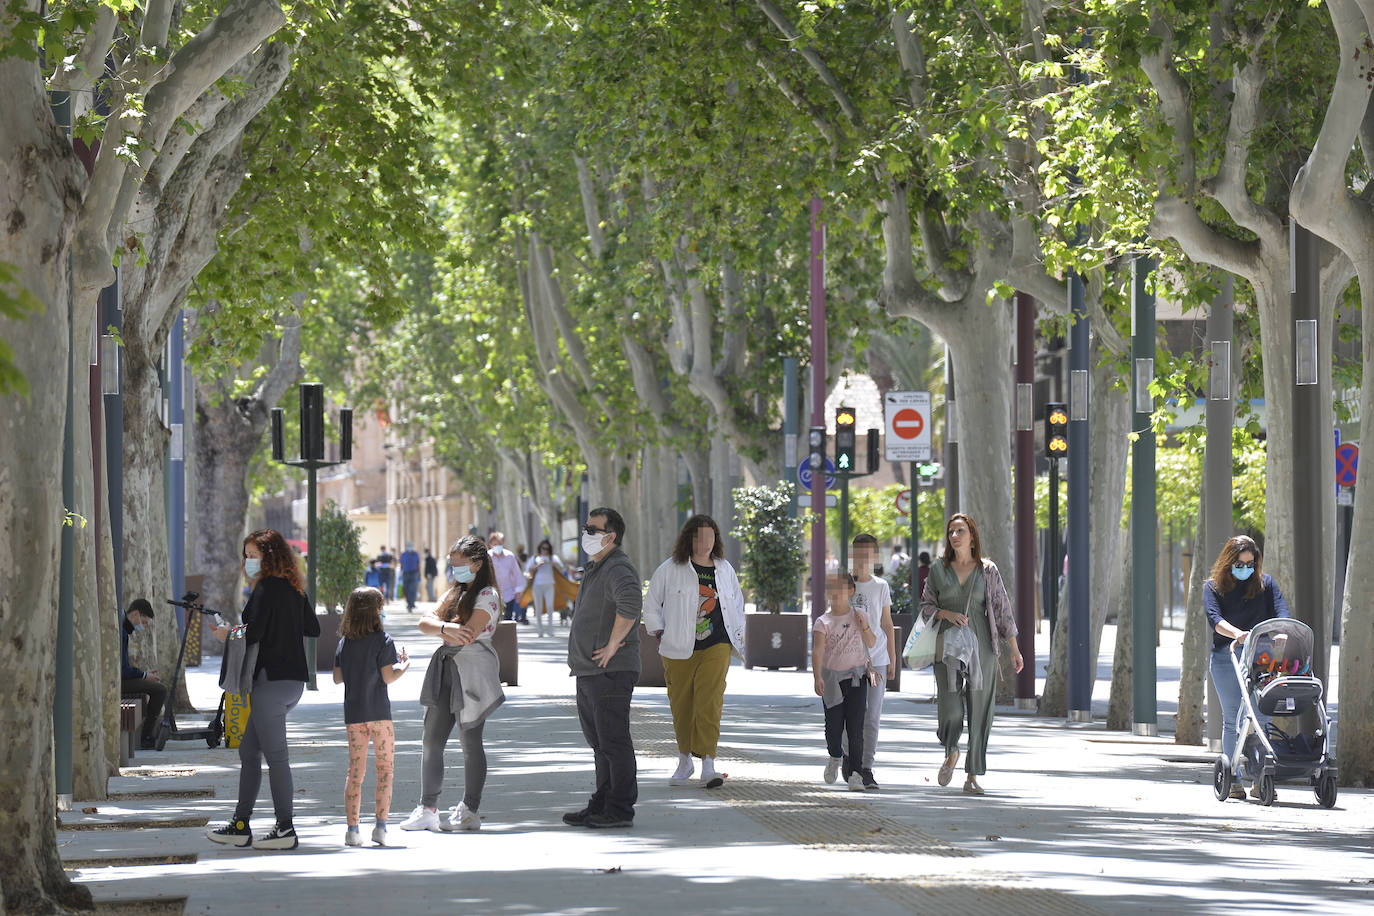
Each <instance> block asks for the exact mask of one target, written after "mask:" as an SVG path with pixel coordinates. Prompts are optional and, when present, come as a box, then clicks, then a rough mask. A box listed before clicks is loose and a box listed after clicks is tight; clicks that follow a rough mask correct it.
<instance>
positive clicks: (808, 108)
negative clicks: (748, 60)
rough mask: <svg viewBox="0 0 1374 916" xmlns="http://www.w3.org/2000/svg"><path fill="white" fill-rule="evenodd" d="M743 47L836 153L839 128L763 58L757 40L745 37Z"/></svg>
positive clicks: (838, 143)
mask: <svg viewBox="0 0 1374 916" xmlns="http://www.w3.org/2000/svg"><path fill="white" fill-rule="evenodd" d="M744 47H745V49H746V50H748V51H750V52H752V53H753V54H755V55H756V56H755V58H754V63H755V64H757V65H758V68H759V69H760V70H762V71H763V73H764V76H767V77H768V79H769V81H770V82H771V83H772V84H773V85H774V86H776V87H777V88H778V91H779V92H781V93H782V95H783V98H785V99H787V101H789V102H791V103H792V106H793V107H794V108H796V109H797V110H798V111H800V112H802V113H803V114H805V115H806V116H807V117H809V118H810V119H811V123H812V124H813V125H814V126H815V128H816V130H817V131H819V132H820V135H821V136H822V137H824V138H825V139H826V142H827V143H829V144H830V150H831V153H832V154H835V153H838V152H839V148H840V141H839V130H838V129H836V127H835V125H834V124H832V123H831V122H830V119H829V118H827V117H826V116H825V113H824V112H822V111H821V109H820V108H819V107H818V106H817V105H816V104H814V103H813V102H812V101H811V100H810V99H808V98H806V97H805V96H803V95H802V94H801V93H800V92H798V91H797V90H796V89H795V88H793V86H792V84H791V82H789V81H788V79H787V77H785V76H783V75H782V74H781V73H778V72H777V70H776V69H774V68H773V67H772V66H771V65H770V64H769V63H768V61H767V60H765V59H764V57H763V54H762V52H761V51H759V45H758V42H756V41H755V40H754V39H752V38H746V39H745V40H744Z"/></svg>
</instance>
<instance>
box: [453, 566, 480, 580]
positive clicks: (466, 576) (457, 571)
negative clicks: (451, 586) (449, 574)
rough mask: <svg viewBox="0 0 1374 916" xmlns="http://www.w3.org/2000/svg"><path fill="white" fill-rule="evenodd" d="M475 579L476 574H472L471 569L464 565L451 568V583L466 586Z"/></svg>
mask: <svg viewBox="0 0 1374 916" xmlns="http://www.w3.org/2000/svg"><path fill="white" fill-rule="evenodd" d="M475 578H477V574H476V573H475V572H473V571H472V567H471V566H468V565H467V564H466V563H464V564H463V565H462V566H455V567H453V581H454V582H457V583H458V584H459V585H467V584H468V583H469V582H471V581H472V580H473V579H475Z"/></svg>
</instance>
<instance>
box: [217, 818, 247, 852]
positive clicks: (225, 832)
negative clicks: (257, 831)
mask: <svg viewBox="0 0 1374 916" xmlns="http://www.w3.org/2000/svg"><path fill="white" fill-rule="evenodd" d="M205 835H206V836H207V837H209V838H210V839H211V840H213V841H214V842H216V843H223V844H224V845H225V846H252V845H253V831H251V830H249V829H248V822H247V821H246V820H244V819H243V818H240V817H236V818H234V819H233V820H232V821H230V822H229V823H227V824H225V825H224V826H223V827H216V828H215V829H214V830H210V831H207V832H206V834H205Z"/></svg>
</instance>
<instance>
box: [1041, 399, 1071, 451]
mask: <svg viewBox="0 0 1374 916" xmlns="http://www.w3.org/2000/svg"><path fill="white" fill-rule="evenodd" d="M1045 454H1046V455H1047V456H1048V457H1050V458H1063V457H1065V456H1067V455H1068V454H1069V411H1068V408H1066V407H1065V406H1064V405H1063V404H1046V405H1045Z"/></svg>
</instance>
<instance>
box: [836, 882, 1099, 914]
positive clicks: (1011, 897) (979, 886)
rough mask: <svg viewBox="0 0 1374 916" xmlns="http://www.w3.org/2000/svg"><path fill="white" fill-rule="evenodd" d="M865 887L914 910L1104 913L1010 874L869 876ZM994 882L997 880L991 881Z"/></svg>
mask: <svg viewBox="0 0 1374 916" xmlns="http://www.w3.org/2000/svg"><path fill="white" fill-rule="evenodd" d="M855 880H858V881H862V882H863V883H864V884H865V885H867V886H868V887H871V888H873V889H874V890H876V891H878V892H879V893H881V894H882V895H883V896H885V897H888V898H889V899H891V900H893V901H894V902H896V903H899V904H901V905H903V906H907V907H910V908H911V911H912V912H914V913H959V914H960V916H1006V914H1007V913H1016V914H1017V916H1104V914H1103V911H1102V910H1099V909H1097V908H1096V907H1093V906H1091V905H1089V904H1087V903H1084V902H1083V901H1081V900H1079V899H1077V898H1075V897H1072V896H1070V895H1068V894H1064V893H1060V892H1059V891H1055V890H1049V889H1048V888H1042V887H1026V886H1024V885H1019V886H1018V885H1017V884H1016V883H1015V882H1014V879H1012V878H1011V877H1010V876H1008V878H1006V879H1005V880H1004V881H1001V882H998V879H997V878H996V877H995V876H988V880H987V881H986V882H984V881H980V880H977V879H974V880H968V879H966V878H960V879H954V878H951V879H948V880H941V879H938V878H937V879H933V880H932V879H928V878H895V879H886V878H869V877H865V876H863V875H856V876H855ZM994 882H998V883H994Z"/></svg>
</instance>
